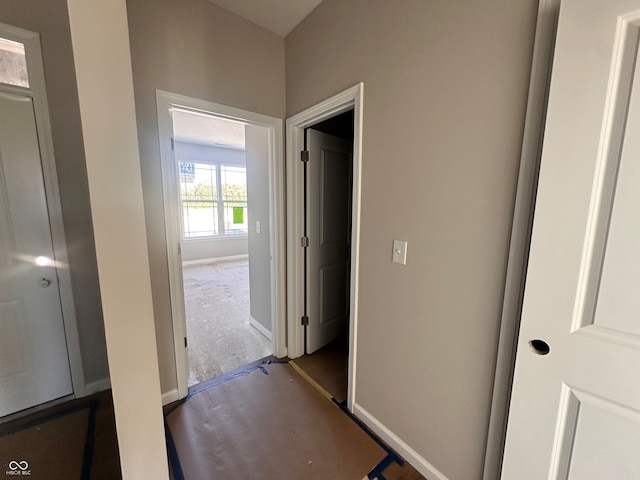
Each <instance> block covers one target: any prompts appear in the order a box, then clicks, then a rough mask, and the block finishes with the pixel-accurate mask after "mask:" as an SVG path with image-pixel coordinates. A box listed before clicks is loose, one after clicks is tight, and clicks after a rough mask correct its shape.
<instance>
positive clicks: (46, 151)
mask: <svg viewBox="0 0 640 480" xmlns="http://www.w3.org/2000/svg"><path fill="white" fill-rule="evenodd" d="M0 36H2V37H3V38H6V39H9V40H13V41H16V42H20V43H22V44H24V46H25V52H26V59H27V71H28V74H29V87H28V88H26V87H14V86H11V85H5V84H0V90H2V91H4V92H9V93H13V94H16V95H23V96H29V97H31V98H32V99H33V106H34V114H35V120H36V128H37V129H38V143H39V147H40V156H41V162H42V178H43V182H44V189H45V195H46V199H47V208H48V210H49V226H50V229H51V241H52V244H53V253H54V256H55V259H54V260H55V267H56V273H57V276H58V291H59V294H60V303H61V307H62V318H63V323H64V330H65V337H66V340H67V355H68V357H69V370H70V372H71V383H72V385H73V395H74V396H75V397H83V396H84V395H85V394H88V393H92V392H87V388H86V384H85V378H84V368H83V365H82V353H81V350H80V337H79V334H78V323H77V319H76V310H75V305H74V303H73V289H72V286H71V273H70V270H69V256H68V252H67V243H66V238H65V233H64V223H63V216H62V204H61V201H60V190H59V186H58V174H57V168H56V162H55V156H54V151H53V137H52V135H51V122H50V120H49V106H48V105H49V104H48V102H47V91H46V86H45V76H44V66H43V63H42V49H41V46H40V35H38V34H37V33H34V32H30V31H28V30H23V29H21V28H17V27H12V26H10V25H5V24H2V23H0Z"/></svg>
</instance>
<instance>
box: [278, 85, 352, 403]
mask: <svg viewBox="0 0 640 480" xmlns="http://www.w3.org/2000/svg"><path fill="white" fill-rule="evenodd" d="M362 95H363V84H361V83H360V84H358V85H356V86H354V87H352V88H350V89H348V90H345V91H344V92H342V93H340V94H338V95H335V96H334V97H331V98H329V99H328V100H326V101H324V102H322V103H320V104H318V105H316V106H314V107H311V108H310V109H308V110H305V111H303V112H301V113H299V114H297V115H295V116H293V117H291V118H289V119H288V120H287V142H288V143H287V198H288V201H287V220H288V225H290V227H289V228H288V229H287V234H288V236H287V245H288V246H289V248H288V250H287V260H288V262H287V292H288V309H287V326H288V355H289V357H290V358H294V359H295V358H298V357H300V356H302V355H304V354H305V353H312V352H314V351H316V350H317V351H322V349H321V347H322V346H324V345H325V344H331V342H332V340H336V341H337V342H338V344H342V345H343V346H346V347H347V350H348V352H347V354H346V357H347V358H348V361H347V368H346V371H347V395H346V404H347V408H349V409H353V404H354V399H355V372H356V368H355V359H356V347H357V318H358V317H357V313H358V308H357V307H358V258H359V232H360V172H361V157H362V155H361V138H362ZM338 125H343V127H342V128H340V127H338ZM344 126H346V129H345V128H344ZM322 130H325V131H324V132H323V131H322ZM327 132H329V133H327ZM339 136H343V137H347V138H348V140H347V141H346V142H345V139H343V138H339ZM327 138H331V139H333V140H330V143H331V144H327V145H322V144H323V143H324V142H325V140H326V139H327ZM334 140H335V142H337V143H338V144H342V146H341V148H337V146H336V143H335V142H334ZM318 142H320V144H321V145H320V147H319V148H318V149H317V152H316V154H315V156H316V157H317V158H318V159H319V160H317V161H316V163H315V164H313V162H314V160H313V157H314V154H313V153H312V152H311V151H310V150H311V149H314V148H315V147H314V144H317V143H318ZM351 142H352V143H351ZM345 143H346V144H347V145H348V146H345ZM307 147H310V148H309V149H307ZM308 150H309V153H308V154H307V153H306V152H307V151H308ZM300 152H304V153H302V154H301V153H300ZM323 155H324V159H323V158H322V156H323ZM301 160H302V161H301ZM310 164H313V165H311V166H310ZM312 169H315V171H314V170H312ZM338 184H340V185H341V187H340V188H339V189H338V194H335V192H336V190H335V188H336V186H337V185H338ZM313 189H316V193H315V194H314V193H313ZM314 195H315V196H316V197H317V198H316V199H315V200H314V199H313V198H312V197H313V196H314ZM329 197H332V198H329ZM318 201H319V205H316V206H315V207H313V208H314V212H312V211H310V210H308V208H307V207H309V206H310V204H311V203H313V202H316V203H317V202H318ZM324 201H329V202H330V203H327V204H326V205H324V206H323V203H322V202H324ZM325 207H326V210H327V213H328V212H329V211H331V213H332V214H334V215H336V217H334V219H335V218H337V219H338V220H337V221H331V222H327V221H324V220H323V219H322V217H323V215H322V214H320V213H319V212H322V210H323V209H324V208H325ZM307 217H308V218H307ZM330 218H331V217H330V216H329V217H327V220H329V219H330ZM323 221H324V223H323ZM314 237H315V238H314ZM328 246H331V248H332V249H334V247H335V249H337V250H340V252H341V253H340V254H339V256H338V257H333V256H332V255H333V253H335V252H333V253H332V254H331V255H330V256H328V257H327V256H324V254H325V253H327V252H324V253H323V252H321V251H320V250H322V249H323V248H324V247H328ZM313 257H315V259H314V258H313ZM325 261H326V262H325ZM323 262H325V263H326V264H324V263H323ZM329 286H331V287H332V288H333V290H332V291H331V292H330V291H329V290H327V287H329ZM325 294H326V295H325ZM336 297H341V301H338V302H332V301H330V300H332V299H335V298H336ZM314 317H315V318H314ZM323 330H324V331H323ZM331 347H334V345H331ZM342 350H343V351H344V348H342Z"/></svg>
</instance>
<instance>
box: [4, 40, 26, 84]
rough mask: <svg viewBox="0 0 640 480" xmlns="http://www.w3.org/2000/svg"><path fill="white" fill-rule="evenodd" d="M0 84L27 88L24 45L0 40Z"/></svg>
mask: <svg viewBox="0 0 640 480" xmlns="http://www.w3.org/2000/svg"><path fill="white" fill-rule="evenodd" d="M0 82H2V83H6V84H9V85H15V86H17V87H29V75H28V73H27V57H26V56H25V50H24V44H22V43H20V42H14V41H12V40H8V39H6V38H0Z"/></svg>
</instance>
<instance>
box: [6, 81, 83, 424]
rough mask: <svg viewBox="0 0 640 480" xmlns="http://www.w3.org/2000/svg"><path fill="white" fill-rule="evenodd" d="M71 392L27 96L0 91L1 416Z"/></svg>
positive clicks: (53, 265)
mask: <svg viewBox="0 0 640 480" xmlns="http://www.w3.org/2000/svg"><path fill="white" fill-rule="evenodd" d="M39 257H40V258H39ZM36 259H38V260H36ZM71 393H73V388H72V385H71V375H70V370H69V359H68V354H67V346H66V339H65V332H64V326H63V321H62V311H61V305H60V296H59V291H58V283H57V278H56V268H55V263H54V261H53V247H52V242H51V233H50V229H49V216H48V211H47V202H46V198H45V191H44V183H43V178H42V167H41V163H40V150H39V146H38V133H37V129H36V122H35V116H34V110H33V101H32V99H31V97H28V96H23V95H14V94H10V93H2V92H0V416H4V415H8V414H10V413H13V412H16V411H19V410H23V409H25V408H28V407H31V406H34V405H38V404H41V403H44V402H47V401H50V400H53V399H56V398H60V397H62V396H65V395H69V394H71Z"/></svg>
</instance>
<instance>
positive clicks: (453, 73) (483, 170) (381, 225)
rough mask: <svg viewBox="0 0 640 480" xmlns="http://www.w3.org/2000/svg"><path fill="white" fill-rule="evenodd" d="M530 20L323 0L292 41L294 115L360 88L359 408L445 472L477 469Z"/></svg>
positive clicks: (429, 2)
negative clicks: (402, 249) (403, 257)
mask: <svg viewBox="0 0 640 480" xmlns="http://www.w3.org/2000/svg"><path fill="white" fill-rule="evenodd" d="M536 14H537V2H536V1H535V0H513V1H509V2H505V1H504V0H486V1H482V2H474V1H462V0H453V1H438V0H396V1H389V0H349V1H344V0H324V1H323V2H322V3H321V4H320V5H319V6H318V7H317V8H316V9H315V10H314V11H313V12H312V13H311V15H310V16H309V17H307V19H306V20H305V21H303V23H302V24H301V25H299V26H298V27H297V28H296V29H295V30H294V31H293V32H292V33H291V34H290V35H289V36H288V37H287V38H286V70H287V78H286V81H287V116H290V115H293V114H295V113H298V112H300V111H301V110H303V109H305V108H307V107H309V106H311V105H313V104H315V103H317V102H319V101H321V100H323V99H325V98H328V97H329V96H331V95H333V94H335V93H337V92H339V91H342V90H344V89H346V88H348V87H350V86H352V85H354V84H355V83H357V82H359V81H363V82H364V106H363V111H364V120H363V128H364V138H363V160H362V161H363V166H362V182H363V184H362V224H361V249H360V272H359V274H360V295H359V303H360V306H359V319H360V320H359V330H358V357H357V384H356V402H357V403H358V404H359V405H361V406H362V407H363V408H364V409H366V410H367V411H368V412H369V413H371V414H372V415H373V416H374V417H375V418H377V419H378V420H379V421H380V422H382V423H383V424H384V425H385V426H387V427H388V428H389V429H391V431H392V432H394V433H395V434H396V435H398V436H399V437H400V438H401V439H402V440H404V441H405V442H406V443H407V444H408V445H409V446H411V447H412V448H413V449H414V450H416V451H417V453H418V454H419V455H421V456H422V457H424V458H425V459H426V460H427V461H428V462H430V463H431V464H433V465H434V466H435V467H436V468H438V469H439V470H440V471H441V472H443V473H444V474H445V475H446V476H447V477H448V478H450V479H452V480H453V479H457V480H471V479H479V478H481V477H482V466H483V459H484V451H485V443H486V435H487V428H488V419H489V409H490V400H491V391H492V383H493V374H494V367H495V360H496V349H497V339H498V326H499V320H500V313H501V305H502V296H503V291H504V281H505V270H506V264H507V253H508V246H509V235H510V228H511V220H512V213H513V205H514V197H515V189H516V178H517V172H518V164H519V155H520V147H521V141H522V131H523V123H524V114H525V107H526V97H527V87H528V78H529V71H530V66H531V60H532V46H533V35H534V29H535V21H536ZM393 239H401V240H407V241H408V245H409V248H408V258H407V265H406V266H404V267H403V266H399V265H396V264H393V263H391V245H392V240H393Z"/></svg>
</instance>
